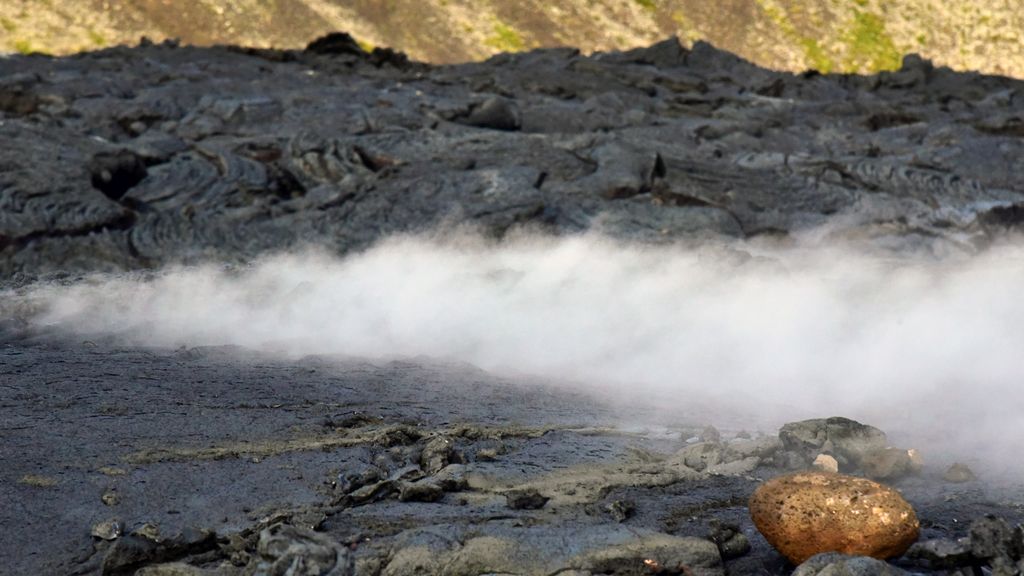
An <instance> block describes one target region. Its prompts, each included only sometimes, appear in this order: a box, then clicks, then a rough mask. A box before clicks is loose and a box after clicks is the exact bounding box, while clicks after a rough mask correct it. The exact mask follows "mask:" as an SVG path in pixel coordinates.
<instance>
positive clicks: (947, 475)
mask: <svg viewBox="0 0 1024 576" xmlns="http://www.w3.org/2000/svg"><path fill="white" fill-rule="evenodd" d="M942 479H943V480H945V481H946V482H952V483H954V484H962V483H964V482H971V481H973V480H977V479H978V477H977V476H975V475H974V471H973V470H971V469H970V467H969V466H967V464H961V463H960V462H955V463H953V464H952V465H950V467H949V468H947V469H946V471H945V472H943V474H942Z"/></svg>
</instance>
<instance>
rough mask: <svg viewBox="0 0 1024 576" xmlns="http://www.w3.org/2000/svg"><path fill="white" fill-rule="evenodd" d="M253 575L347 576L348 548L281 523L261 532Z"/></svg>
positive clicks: (321, 536) (348, 569)
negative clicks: (257, 557) (257, 558)
mask: <svg viewBox="0 0 1024 576" xmlns="http://www.w3.org/2000/svg"><path fill="white" fill-rule="evenodd" d="M256 550H257V552H258V553H259V555H260V559H259V560H256V561H255V566H253V567H252V568H253V569H254V572H253V573H254V575H266V576H286V575H287V576H348V575H349V574H351V573H352V572H351V570H350V562H349V553H348V549H346V548H345V547H343V546H341V545H340V544H338V543H337V542H335V541H334V540H332V539H331V538H329V537H327V536H325V535H323V534H319V533H317V532H313V531H312V530H306V529H304V528H296V527H294V526H288V525H284V524H278V525H275V526H271V527H269V528H266V529H264V530H262V531H261V532H260V537H259V542H258V544H257V546H256Z"/></svg>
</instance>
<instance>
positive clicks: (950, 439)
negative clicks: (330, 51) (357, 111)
mask: <svg viewBox="0 0 1024 576" xmlns="http://www.w3.org/2000/svg"><path fill="white" fill-rule="evenodd" d="M750 248H751V247H749V246H748V247H746V248H745V249H750ZM32 297H33V298H34V299H37V300H39V301H42V302H43V303H44V304H45V306H44V309H45V312H44V313H42V314H40V315H39V316H38V317H37V318H36V319H35V321H36V322H37V323H38V324H39V325H49V326H57V327H61V328H64V329H68V330H72V331H75V332H79V333H86V332H93V333H95V332H100V333H115V334H119V335H121V336H124V337H126V338H128V339H129V340H131V341H133V342H137V343H144V344H151V345H161V346H164V345H166V346H180V345H187V346H197V345H222V344H234V345H240V346H245V347H249V348H255V349H262V350H267V351H273V352H284V353H289V354H301V355H305V354H343V355H346V356H363V357H394V356H409V355H428V356H432V357H442V358H453V359H458V360H463V361H467V362H470V363H473V364H475V365H477V366H480V367H482V368H484V369H488V370H492V371H497V372H505V373H508V372H516V373H522V374H530V375H534V376H540V377H544V378H548V379H551V380H553V381H572V382H575V383H577V384H581V385H584V386H587V387H590V388H592V389H593V390H594V393H595V394H601V395H613V394H620V395H621V396H623V397H625V396H634V397H635V396H637V395H643V394H649V395H652V396H654V397H657V398H659V399H660V400H659V401H658V403H659V405H660V406H661V407H662V409H663V410H665V411H668V412H671V411H672V410H675V409H678V410H679V412H680V414H684V413H688V414H691V416H692V412H691V411H689V410H688V409H687V407H692V406H696V405H700V406H711V407H713V410H712V411H710V412H708V413H705V421H706V422H711V423H716V424H719V422H716V421H715V418H716V417H720V418H722V419H723V421H725V420H728V419H729V418H733V420H732V422H733V423H735V422H736V420H735V418H737V417H739V418H744V417H746V415H756V416H757V418H758V419H759V420H760V423H764V422H768V423H771V424H779V423H781V422H784V421H787V420H794V419H800V418H805V417H811V416H831V415H843V416H848V417H852V418H856V419H860V420H862V421H865V422H868V423H872V424H875V425H877V426H879V427H881V428H883V429H884V430H887V431H888V432H890V433H892V432H894V431H896V432H897V433H898V434H903V437H902V438H900V439H905V440H906V441H908V442H909V441H912V442H917V443H919V444H918V447H927V448H928V449H929V450H930V451H932V452H933V453H938V452H941V453H942V454H943V457H949V458H959V459H966V460H967V461H973V462H975V463H979V462H980V463H983V464H984V465H988V466H996V467H999V468H1004V467H1005V466H1004V465H1007V464H1009V465H1010V466H1011V467H1013V466H1018V467H1019V464H1013V463H1012V462H1011V463H1007V462H1006V461H1005V460H1006V458H1007V457H1008V456H1009V455H1011V454H1015V453H1016V443H1017V442H1018V441H1019V439H1022V438H1024V390H1022V389H1021V384H1022V381H1024V360H1022V358H1024V248H1021V247H1016V246H1012V245H1010V246H1004V247H1001V248H993V249H990V250H988V251H986V252H985V253H984V254H982V255H977V256H971V257H963V256H961V257H956V258H947V259H944V260H935V259H924V258H912V259H907V258H903V259H898V260H893V259H886V258H884V257H880V256H869V255H865V254H863V253H858V252H855V251H850V250H841V249H815V250H800V249H787V250H762V251H760V254H759V255H757V256H755V257H753V258H748V257H746V256H744V255H743V253H741V252H739V251H737V250H734V249H730V248H720V249H710V248H704V249H692V248H683V247H678V246H637V245H623V244H622V243H621V242H614V241H611V240H605V239H601V238H594V237H576V238H563V239H550V238H546V239H537V238H533V239H520V240H514V241H508V242H503V243H500V244H495V243H487V242H484V241H480V240H472V239H466V238H462V239H458V240H447V241H435V240H429V239H422V238H419V239H415V238H397V239H392V240H389V241H387V242H384V243H382V244H380V245H378V246H376V247H375V248H373V249H370V250H368V251H366V252H364V253H360V254H357V255H352V256H349V257H346V258H344V259H338V258H335V257H329V256H326V255H324V254H321V253H316V252H309V253H304V254H300V255H281V256H275V257H270V258H266V259H264V260H262V261H259V262H257V263H255V264H253V265H252V266H251V267H249V268H246V269H244V270H242V271H226V270H225V269H223V268H216V267H198V268H182V269H175V270H169V271H166V272H164V273H161V274H160V275H158V276H157V277H156V278H152V279H149V280H145V281H144V280H139V279H130V278H127V279H126V278H121V279H109V278H108V279H104V280H94V281H90V282H85V283H81V284H79V285H75V286H71V287H43V288H38V289H36V290H35V291H34V292H33V293H32ZM715 410H717V411H718V413H717V414H716V413H715ZM641 418H642V415H638V419H641ZM693 423H694V424H701V423H705V422H693ZM726 425H728V424H726ZM755 425H756V424H755ZM740 426H742V422H740ZM890 436H892V434H890ZM922 444H923V445H925V446H922ZM926 456H927V454H926ZM1014 460H1016V458H1014Z"/></svg>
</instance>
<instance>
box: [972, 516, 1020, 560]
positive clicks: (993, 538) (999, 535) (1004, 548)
mask: <svg viewBox="0 0 1024 576" xmlns="http://www.w3.org/2000/svg"><path fill="white" fill-rule="evenodd" d="M968 534H969V536H970V541H971V554H972V555H973V556H974V557H975V558H978V559H982V560H990V559H993V558H997V557H1000V556H1005V557H1009V556H1010V554H1011V553H1012V552H1013V548H1014V546H1013V536H1014V531H1013V529H1012V528H1010V525H1009V524H1008V523H1007V522H1006V520H1003V519H1002V518H998V517H996V516H991V515H989V516H985V517H982V518H978V519H976V520H974V521H973V522H971V527H970V530H969V531H968Z"/></svg>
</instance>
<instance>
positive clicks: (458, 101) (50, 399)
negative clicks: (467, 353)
mask: <svg viewBox="0 0 1024 576" xmlns="http://www.w3.org/2000/svg"><path fill="white" fill-rule="evenodd" d="M1021 86H1022V85H1021V83H1020V82H1019V81H1016V80H1011V79H1006V78H996V77H985V76H980V75H976V74H967V73H958V72H954V71H951V70H948V69H937V68H933V67H932V66H930V65H929V64H928V63H927V62H922V61H920V60H919V59H915V58H909V59H908V60H907V62H906V64H905V66H904V67H903V69H902V70H900V71H898V72H894V73H886V74H881V75H878V76H872V77H858V76H821V75H816V74H806V75H801V76H795V75H790V74H780V73H775V72H771V71H767V70H763V69H758V68H756V67H754V66H752V65H750V64H748V63H745V62H742V61H739V60H737V59H736V58H735V57H733V56H731V55H729V54H725V53H722V52H719V51H717V50H715V49H714V48H712V47H710V46H708V45H705V44H698V45H697V46H695V47H694V48H693V49H692V50H687V49H684V48H682V47H680V46H679V45H678V43H676V42H675V41H669V42H665V43H662V44H658V45H656V46H653V47H651V48H649V49H645V50H638V51H633V52H630V53H626V54H605V55H597V56H593V57H586V58H585V57H581V56H579V55H578V54H577V53H575V52H574V51H571V50H549V51H540V52H534V53H529V54H522V55H515V56H501V57H498V58H495V59H493V60H490V61H488V62H485V63H477V64H467V65H464V66H454V67H428V66H424V65H420V64H415V63H409V62H407V61H405V60H404V59H403V58H401V57H400V56H398V55H395V54H393V53H389V52H387V51H377V52H375V53H374V54H372V55H367V54H362V53H359V51H358V50H356V49H355V48H354V47H353V46H352V45H350V44H348V43H346V42H345V41H344V39H343V38H335V39H334V41H333V42H325V43H321V44H319V45H317V49H316V50H307V51H303V52H275V51H251V50H243V49H236V48H216V49H194V48H178V47H174V46H171V45H163V46H142V47H138V48H131V49H129V48H116V49H111V50H105V51H102V52H97V53H93V54H85V55H80V56H74V57H69V58H62V59H52V58H45V57H20V56H19V57H13V58H6V59H2V60H0V287H7V288H10V289H11V291H8V292H4V293H3V296H2V297H3V298H4V301H2V302H0V311H2V312H3V316H2V317H0V318H2V325H0V330H2V332H0V346H2V348H0V423H2V424H0V461H2V462H3V469H2V471H0V478H2V485H0V486H2V488H0V490H2V493H0V496H2V502H3V506H2V507H0V527H2V531H3V536H2V537H0V557H2V558H3V559H4V561H3V563H2V564H0V573H4V574H8V573H9V574H26V573H40V574H51V573H52V574H93V573H101V572H105V573H112V574H117V573H125V574H127V573H132V572H134V571H136V570H138V571H139V573H141V574H150V576H152V575H154V574H163V575H168V574H200V573H201V574H283V573H285V569H286V566H288V565H292V564H293V563H294V565H295V566H296V568H295V569H296V572H294V573H296V574H319V573H321V568H323V570H322V572H323V573H331V574H350V573H354V574H360V575H362V574H380V575H401V574H485V573H503V574H505V573H507V574H520V573H529V574H561V575H563V576H566V575H568V574H586V573H596V574H605V573H620V574H631V573H646V572H649V571H651V569H652V566H651V565H650V564H647V565H645V564H644V563H643V561H644V560H651V559H657V561H658V563H659V564H658V567H660V568H659V569H663V570H665V571H667V573H686V572H685V571H684V570H683V568H682V566H684V565H685V566H686V567H687V570H691V571H692V572H693V573H708V574H715V573H720V571H721V570H724V571H726V572H728V573H734V574H747V573H767V574H786V573H789V572H790V571H791V570H792V567H791V566H788V565H786V564H785V562H784V561H783V560H781V558H780V557H779V556H778V555H777V554H775V553H774V552H773V551H772V550H771V549H770V547H769V546H768V545H767V543H766V542H764V541H763V540H762V539H761V538H760V536H758V535H757V533H756V531H755V530H754V529H753V527H752V526H751V524H750V520H749V518H748V517H747V513H746V508H745V502H746V500H747V498H748V496H749V494H750V492H751V491H752V490H753V489H754V488H755V487H756V485H757V482H758V480H759V479H763V478H766V477H768V476H770V475H773V474H777V473H778V472H779V471H778V470H777V469H775V468H773V467H771V466H769V464H770V463H771V458H770V457H771V454H770V450H768V449H766V448H764V446H761V444H759V442H766V443H769V444H770V439H771V438H772V437H773V436H774V431H773V430H765V431H763V432H765V433H767V435H766V436H765V437H763V438H761V439H760V440H759V439H758V438H759V437H758V436H757V434H756V433H755V439H754V440H751V441H749V442H746V443H744V442H739V443H736V444H731V443H730V444H729V446H732V448H730V450H731V451H729V457H728V458H724V459H723V460H722V461H721V462H719V464H720V466H721V467H719V468H715V467H714V466H715V465H710V467H709V466H705V465H703V464H700V463H695V462H694V461H693V460H691V461H690V462H687V460H686V457H687V455H688V454H689V455H690V456H692V454H690V453H689V452H687V450H689V448H688V447H689V446H692V445H691V444H687V443H686V442H685V439H686V438H689V437H691V436H693V435H695V434H697V433H699V432H700V430H701V428H702V427H703V426H704V425H706V424H715V422H705V421H703V419H702V418H703V417H704V416H706V414H702V412H701V410H700V409H699V407H683V408H681V409H680V410H679V411H677V412H675V414H674V416H673V417H671V418H667V417H666V416H665V413H664V411H663V410H660V411H655V410H653V409H652V408H653V405H654V404H656V403H657V399H647V400H644V399H634V400H633V401H631V402H628V403H627V402H622V401H620V402H617V403H616V402H599V401H597V400H594V399H593V398H591V397H590V396H588V395H586V394H583V393H582V392H580V393H574V392H572V388H571V387H566V386H564V385H563V386H557V387H552V386H549V385H548V383H546V382H524V381H521V380H503V379H500V378H498V377H496V376H493V375H489V374H487V373H485V372H482V371H480V370H477V369H475V368H472V367H470V366H465V365H455V364H452V363H450V362H441V361H438V360H432V359H423V358H416V359H406V360H402V361H392V362H383V361H380V362H369V361H363V360H360V359H347V358H305V359H301V360H297V361H286V360H277V359H273V358H272V357H268V356H265V355H259V354H256V353H254V352H251V351H246V350H238V349H228V348H184V349H181V350H168V349H156V348H141V347H127V346H122V345H119V344H117V342H116V341H115V340H111V339H107V338H105V337H96V338H90V339H85V338H78V337H67V336H62V335H60V334H37V333H34V332H33V331H32V330H26V328H25V326H24V325H23V324H22V320H23V316H22V315H23V313H24V311H23V310H21V309H20V308H19V307H18V306H16V305H12V303H16V300H17V296H18V294H20V292H19V290H20V289H21V287H23V286H25V285H28V284H31V283H32V282H33V281H35V280H39V279H43V280H50V279H56V280H59V281H71V280H73V279H74V278H76V277H78V276H79V275H82V274H86V273H90V272H120V271H135V270H146V269H158V268H160V267H162V266H165V265H169V264H176V263H194V262H206V261H214V262H225V263H237V262H245V261H248V260H249V259H251V258H253V257H256V256H258V255H260V254H262V253H264V252H267V251H279V250H285V249H288V248H293V247H300V246H304V245H308V244H313V245H316V246H321V247H326V248H328V249H329V250H332V251H336V252H338V253H346V252H350V251H352V250H358V249H361V248H365V247H367V246H369V245H371V244H372V243H373V242H374V241H376V240H379V239H382V238H384V237H387V236H389V235H391V234H395V233H407V232H421V231H429V230H436V229H448V228H458V227H462V226H471V227H473V228H474V229H475V230H476V231H479V232H482V233H484V234H485V235H489V236H493V237H497V238H500V237H503V236H505V235H507V234H509V233H511V232H514V231H516V230H517V229H519V228H524V229H529V230H533V231H541V232H545V233H551V234H571V233H576V232H581V231H584V230H596V231H599V232H601V233H602V234H605V235H607V236H610V237H613V238H624V239H630V240H639V241H649V242H684V243H689V242H712V243H714V242H720V241H732V240H757V239H770V240H771V241H772V242H778V243H782V244H785V243H790V242H792V243H800V242H806V241H808V239H810V240H811V241H837V242H843V243H852V244H856V245H860V246H865V247H867V248H869V249H879V250H889V251H893V252H904V251H913V252H915V253H920V252H924V253H927V254H930V255H945V254H949V253H972V252H976V251H979V250H984V249H985V247H986V246H987V245H988V244H989V243H991V242H992V241H993V240H994V239H996V238H998V237H1000V236H1001V235H1002V234H1004V233H1005V232H1007V231H1008V230H1010V231H1012V230H1013V229H1014V228H1015V227H1016V226H1017V225H1018V224H1019V221H1020V219H1021V214H1022V212H1021V204H1020V203H1021V202H1024V193H1022V190H1024V187H1022V186H1021V182H1022V175H1021V174H1020V173H1019V171H1020V170H1021V165H1020V164H1019V163H1018V162H1016V160H1017V159H1018V158H1019V157H1020V151H1021V148H1022V141H1021V136H1024V121H1022V120H1021V110H1022V108H1024V98H1022V97H1021V96H1020V95H1019V90H1020V88H1021ZM645 402H646V404H645ZM648 415H650V416H649V417H648ZM829 415H831V414H822V415H821V416H829ZM725 432H726V440H727V441H729V440H734V438H733V437H732V436H733V435H734V434H735V433H737V432H739V430H725ZM751 432H757V431H753V430H752V431H751ZM716 450H718V448H716ZM721 450H725V448H722V449H721ZM765 450H767V451H765ZM698 460H699V458H698ZM941 472H942V470H938V469H933V468H932V469H926V471H925V472H924V474H923V475H922V476H920V477H917V478H909V479H904V480H901V481H898V482H897V483H896V486H897V487H898V488H899V489H901V490H902V491H903V493H904V494H905V495H906V496H907V497H908V499H910V500H911V502H912V503H913V504H915V506H916V507H917V510H918V512H919V514H920V516H921V519H922V526H923V537H925V538H932V537H949V538H957V537H961V536H965V535H966V533H967V524H968V523H969V522H970V521H971V520H972V519H975V518H979V517H981V516H983V515H985V514H989V513H993V514H997V515H999V516H1001V517H1003V518H1006V519H1007V520H1008V521H1010V522H1013V523H1016V522H1020V521H1021V520H1024V514H1022V507H1021V501H1022V498H1021V495H1020V493H1019V491H1018V492H1013V491H1009V492H1008V491H1005V490H996V489H995V488H993V487H992V486H989V485H987V484H985V483H984V482H983V481H982V482H969V483H965V484H950V483H947V482H944V481H942V480H941V479H940V478H939V476H940V475H941ZM982 476H983V480H984V475H982ZM533 490H535V491H536V492H537V493H538V494H539V495H540V497H538V496H537V495H536V494H533V493H532V492H531V491H533ZM544 498H548V499H549V500H547V501H545V500H544ZM536 506H540V507H537V508H535V507H536ZM107 520H117V526H116V527H115V526H113V525H110V524H108V525H105V526H104V525H103V522H104V521H107ZM716 521H717V522H723V523H726V524H735V525H737V526H738V527H739V529H740V531H741V532H742V533H743V534H744V535H745V536H746V537H747V538H748V539H749V541H750V543H751V545H752V550H751V551H750V552H749V553H747V554H744V555H742V556H739V557H738V558H733V559H728V560H727V561H725V563H724V565H723V564H722V560H721V558H720V556H719V552H718V549H717V548H716V547H715V545H714V544H712V543H710V541H708V540H706V539H705V537H706V536H708V534H709V532H710V530H711V525H712V523H713V522H716ZM282 522H283V524H281V523H282ZM147 523H149V524H151V526H146V524H147ZM272 526H277V527H276V528H272V529H270V530H267V531H263V530H264V529H265V528H270V527H272ZM281 526H284V528H282V527H281ZM289 526H290V528H289ZM310 529H315V530H316V532H315V533H314V532H310V531H309V530H310ZM90 530H93V531H95V532H96V533H97V534H99V535H100V536H114V535H117V533H118V532H121V533H120V534H119V537H117V538H116V539H113V540H109V541H108V540H106V539H104V538H101V537H98V536H97V537H94V536H92V535H90ZM132 531H135V532H136V533H135V534H134V535H132V534H129V533H130V532H132ZM154 531H158V534H157V533H156V532H154ZM317 534H319V536H318V535H317ZM694 536H695V537H698V539H686V538H687V537H694ZM275 562H276V563H277V564H276V565H275V566H271V565H272V564H274V563H275ZM317 562H319V564H317ZM167 563H179V564H175V565H173V566H171V567H166V566H165V567H163V568H156V566H157V565H162V564H167ZM899 563H900V564H901V565H903V566H904V567H905V568H908V569H912V570H915V571H921V572H928V570H929V568H928V566H926V565H918V564H914V563H913V562H911V561H910V560H909V559H904V560H901V561H899ZM980 564H981V562H979V565H980ZM300 565H301V566H300ZM656 568H657V567H656ZM140 569H141V570H140ZM200 570H205V571H202V572H200ZM303 570H304V571H303ZM331 570H333V571H331ZM702 570H704V572H702ZM978 570H981V569H980V568H978ZM673 571H674V572H673Z"/></svg>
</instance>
